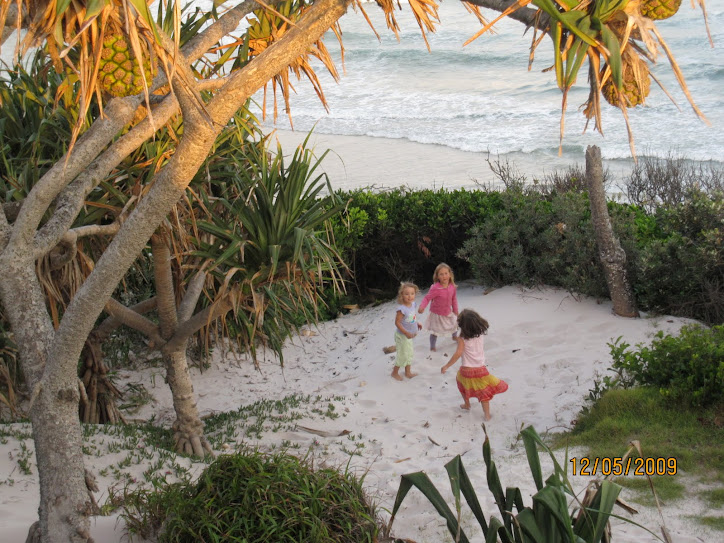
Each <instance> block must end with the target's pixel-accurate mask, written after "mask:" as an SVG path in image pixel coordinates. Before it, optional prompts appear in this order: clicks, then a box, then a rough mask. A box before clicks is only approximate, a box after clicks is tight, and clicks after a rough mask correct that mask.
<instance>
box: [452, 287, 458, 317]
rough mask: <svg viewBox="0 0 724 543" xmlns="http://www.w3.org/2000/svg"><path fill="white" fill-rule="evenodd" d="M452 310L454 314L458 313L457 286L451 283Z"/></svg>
mask: <svg viewBox="0 0 724 543" xmlns="http://www.w3.org/2000/svg"><path fill="white" fill-rule="evenodd" d="M452 310H453V313H455V314H456V315H457V314H458V287H456V286H454V285H453V294H452Z"/></svg>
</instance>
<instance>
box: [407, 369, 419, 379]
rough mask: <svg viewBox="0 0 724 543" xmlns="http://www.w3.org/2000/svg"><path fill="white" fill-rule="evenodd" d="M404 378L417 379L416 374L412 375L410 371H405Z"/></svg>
mask: <svg viewBox="0 0 724 543" xmlns="http://www.w3.org/2000/svg"><path fill="white" fill-rule="evenodd" d="M405 377H407V378H408V379H412V378H413V377H417V374H416V373H412V371H406V372H405Z"/></svg>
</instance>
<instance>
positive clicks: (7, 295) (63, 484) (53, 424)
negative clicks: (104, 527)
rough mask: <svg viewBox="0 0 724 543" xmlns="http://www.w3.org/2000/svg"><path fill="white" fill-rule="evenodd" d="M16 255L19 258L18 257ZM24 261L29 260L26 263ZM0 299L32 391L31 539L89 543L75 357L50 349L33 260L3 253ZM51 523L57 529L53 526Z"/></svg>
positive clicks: (88, 504)
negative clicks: (34, 482)
mask: <svg viewBox="0 0 724 543" xmlns="http://www.w3.org/2000/svg"><path fill="white" fill-rule="evenodd" d="M13 257H16V258H13ZM23 260H24V262H23ZM0 269H2V270H3V277H2V281H0V300H2V304H3V308H4V310H5V316H6V317H7V319H8V320H9V322H10V324H11V326H12V330H13V333H14V334H15V339H16V341H17V344H18V346H19V349H18V354H19V356H20V361H21V363H22V368H23V372H24V376H25V379H26V383H27V385H28V387H29V389H30V391H31V401H32V404H31V408H30V420H31V422H32V425H33V439H34V441H35V459H36V463H37V468H38V477H39V480H40V495H41V496H43V498H44V499H42V500H41V502H40V506H39V508H38V515H39V523H37V524H36V525H35V527H34V530H33V534H32V537H33V539H34V540H41V541H59V542H60V541H62V542H64V543H65V542H73V543H76V542H86V543H87V542H89V541H90V531H89V530H90V522H89V521H88V515H89V514H90V513H91V511H92V507H93V506H92V500H91V499H90V497H89V494H88V488H87V486H86V483H85V469H84V467H83V454H82V452H81V450H82V433H81V426H80V420H79V418H78V400H79V398H80V393H79V389H78V385H79V381H78V377H77V375H76V372H75V371H71V372H64V371H62V370H63V368H65V367H68V366H70V367H71V368H75V365H76V362H77V359H76V360H70V359H69V358H68V356H69V355H68V353H67V352H62V351H61V352H59V351H55V352H51V345H52V341H53V337H54V334H53V327H52V324H51V322H50V318H49V316H48V313H47V310H46V307H45V300H44V298H43V290H42V288H41V286H40V283H39V282H38V279H37V276H36V275H35V264H34V262H33V260H32V258H27V257H26V258H25V259H22V258H20V257H19V256H17V255H13V254H8V253H5V254H0ZM51 527H52V529H51Z"/></svg>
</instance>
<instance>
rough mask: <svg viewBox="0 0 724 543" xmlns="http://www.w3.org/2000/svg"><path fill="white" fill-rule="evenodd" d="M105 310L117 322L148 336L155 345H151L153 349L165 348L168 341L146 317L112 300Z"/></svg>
mask: <svg viewBox="0 0 724 543" xmlns="http://www.w3.org/2000/svg"><path fill="white" fill-rule="evenodd" d="M104 309H105V311H106V313H108V314H109V315H110V316H111V317H113V318H114V319H116V321H118V322H120V323H121V324H125V325H126V326H128V327H129V328H133V329H134V330H138V331H139V332H141V333H142V334H143V335H144V336H146V337H147V338H148V339H149V341H150V342H151V343H152V344H153V345H151V347H153V348H156V349H158V348H160V347H161V346H163V345H164V343H166V341H165V340H164V339H163V338H162V337H161V334H160V331H159V329H158V326H157V325H156V324H154V323H153V322H151V321H150V320H148V319H147V318H146V317H144V316H142V315H140V314H139V313H136V312H135V311H133V310H132V309H130V308H128V307H126V306H125V305H123V304H122V303H120V302H118V301H117V300H115V299H113V298H110V299H109V300H108V302H106V305H105V308H104Z"/></svg>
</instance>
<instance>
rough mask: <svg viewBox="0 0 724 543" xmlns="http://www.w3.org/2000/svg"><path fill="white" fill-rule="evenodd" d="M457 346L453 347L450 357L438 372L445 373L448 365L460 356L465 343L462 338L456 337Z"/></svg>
mask: <svg viewBox="0 0 724 543" xmlns="http://www.w3.org/2000/svg"><path fill="white" fill-rule="evenodd" d="M457 342H458V348H457V349H455V352H454V353H453V355H452V356H451V357H450V362H448V363H447V364H445V365H444V366H443V367H442V368H440V373H445V372H446V371H447V370H448V368H449V367H450V366H452V365H453V364H454V363H455V362H457V361H458V360H459V359H460V357H461V356H462V355H463V349H464V348H465V343H464V342H463V338H461V337H458V339H457Z"/></svg>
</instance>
